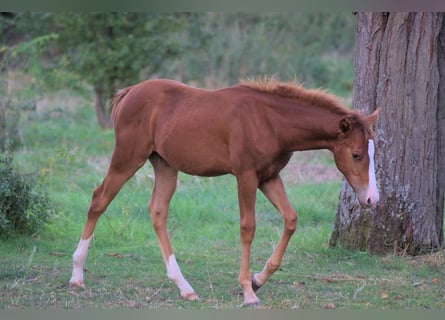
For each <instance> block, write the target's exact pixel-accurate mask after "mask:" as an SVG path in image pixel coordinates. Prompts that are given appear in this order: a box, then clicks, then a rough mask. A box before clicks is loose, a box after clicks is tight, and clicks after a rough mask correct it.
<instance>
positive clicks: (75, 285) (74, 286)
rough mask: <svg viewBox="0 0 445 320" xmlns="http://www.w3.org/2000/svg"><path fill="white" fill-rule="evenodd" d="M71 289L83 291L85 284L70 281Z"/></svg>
mask: <svg viewBox="0 0 445 320" xmlns="http://www.w3.org/2000/svg"><path fill="white" fill-rule="evenodd" d="M70 288H71V289H85V283H83V281H82V280H73V281H70Z"/></svg>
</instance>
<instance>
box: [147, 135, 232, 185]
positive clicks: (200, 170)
mask: <svg viewBox="0 0 445 320" xmlns="http://www.w3.org/2000/svg"><path fill="white" fill-rule="evenodd" d="M156 152H158V153H159V155H160V156H161V157H162V158H163V159H164V160H165V161H166V162H167V163H168V164H169V165H170V166H172V167H174V168H175V169H177V170H179V171H182V172H185V173H188V174H191V175H197V176H206V177H211V176H219V175H223V174H227V173H231V172H232V169H231V166H230V158H229V152H228V147H227V145H226V144H225V143H224V142H223V141H222V140H221V139H220V138H218V137H217V136H215V135H214V134H211V133H210V132H207V133H205V132H196V133H195V132H183V133H178V134H172V135H170V136H169V137H168V138H166V139H165V140H164V141H162V143H161V144H157V147H156Z"/></svg>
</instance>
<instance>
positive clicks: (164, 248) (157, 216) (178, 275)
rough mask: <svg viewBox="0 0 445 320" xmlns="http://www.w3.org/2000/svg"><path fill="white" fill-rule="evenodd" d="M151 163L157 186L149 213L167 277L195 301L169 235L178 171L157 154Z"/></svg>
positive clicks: (151, 159)
mask: <svg viewBox="0 0 445 320" xmlns="http://www.w3.org/2000/svg"><path fill="white" fill-rule="evenodd" d="M150 162H151V163H152V165H153V168H154V172H155V185H154V188H153V193H152V196H151V199H150V203H149V205H148V211H149V213H150V217H151V221H152V224H153V228H154V230H155V232H156V237H157V239H158V242H159V248H160V250H161V254H162V259H163V261H164V263H165V266H166V270H167V277H168V278H169V279H170V280H171V281H173V282H174V283H175V284H176V286H177V287H178V288H179V290H180V292H181V297H182V298H184V299H187V300H195V299H197V298H198V296H197V295H196V294H195V291H194V290H193V288H192V286H191V285H190V284H189V283H188V281H187V280H186V279H185V278H184V276H183V274H182V272H181V269H180V268H179V265H178V263H177V261H176V258H175V255H174V253H173V249H172V246H171V243H170V239H169V237H168V233H167V216H168V207H169V204H170V200H171V198H172V196H173V194H174V192H175V190H176V183H177V178H178V171H177V170H176V169H174V168H172V167H170V166H169V165H168V164H167V163H166V162H165V161H164V160H163V159H162V158H161V157H160V156H159V155H157V154H153V155H152V156H150Z"/></svg>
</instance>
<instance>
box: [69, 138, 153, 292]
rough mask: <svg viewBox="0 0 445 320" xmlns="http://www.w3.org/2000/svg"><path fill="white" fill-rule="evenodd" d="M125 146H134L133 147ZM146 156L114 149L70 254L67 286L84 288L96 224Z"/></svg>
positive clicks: (123, 149) (118, 148) (122, 149)
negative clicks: (68, 284)
mask: <svg viewBox="0 0 445 320" xmlns="http://www.w3.org/2000/svg"><path fill="white" fill-rule="evenodd" d="M129 145H133V146H134V144H129ZM148 156H149V154H143V153H140V154H139V155H138V156H136V153H131V152H128V150H126V149H125V148H120V147H118V146H116V148H115V149H114V151H113V156H112V158H111V163H110V167H109V169H108V172H107V175H106V176H105V178H104V179H103V181H102V183H101V184H100V185H99V186H98V187H97V188H96V189H95V190H94V192H93V196H92V200H91V203H90V206H89V208H88V214H87V220H86V223H85V226H84V229H83V233H82V236H81V238H80V241H79V244H78V246H77V248H76V250H75V251H74V254H73V271H72V276H71V279H70V287H72V288H78V287H80V288H84V287H85V284H84V280H83V268H84V265H85V261H86V258H87V254H88V248H89V245H90V242H91V239H92V237H93V232H94V228H95V226H96V223H97V221H98V219H99V217H100V216H101V215H102V213H104V212H105V210H106V209H107V207H108V205H109V204H110V202H111V201H112V200H113V198H114V197H115V196H116V194H117V193H118V192H119V190H120V189H121V188H122V186H123V185H124V183H125V182H126V181H127V180H128V179H129V178H131V177H132V176H133V175H134V173H135V172H136V171H137V170H138V169H139V168H140V167H141V166H142V165H143V164H144V163H145V161H146V159H147V158H148Z"/></svg>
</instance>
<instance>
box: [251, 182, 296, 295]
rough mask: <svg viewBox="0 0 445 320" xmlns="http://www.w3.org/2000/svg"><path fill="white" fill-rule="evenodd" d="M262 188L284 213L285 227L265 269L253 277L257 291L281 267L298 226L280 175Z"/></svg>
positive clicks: (254, 287)
mask: <svg viewBox="0 0 445 320" xmlns="http://www.w3.org/2000/svg"><path fill="white" fill-rule="evenodd" d="M260 190H261V191H262V192H263V193H264V195H265V196H266V197H267V199H268V200H269V201H270V202H271V203H272V204H273V205H274V206H275V208H277V210H278V211H279V212H280V214H281V215H282V217H283V222H284V228H283V232H282V234H281V237H280V240H279V241H278V244H277V246H276V247H275V250H274V252H273V253H272V255H271V257H270V258H269V259H268V260H267V262H266V265H265V266H264V268H263V270H262V271H261V272H260V273H256V274H255V275H254V276H253V277H252V287H253V289H254V290H255V291H256V290H258V289H259V288H260V287H261V286H262V285H263V284H264V283H265V282H266V281H267V279H269V277H270V276H271V275H272V274H273V273H274V272H275V271H276V270H277V269H278V268H279V267H280V265H281V260H282V259H283V255H284V252H285V251H286V248H287V245H288V244H289V241H290V238H291V236H292V234H293V233H294V232H295V230H296V227H297V213H296V212H295V210H294V209H293V208H292V206H291V204H290V203H289V200H288V199H287V196H286V192H285V190H284V186H283V182H282V180H281V178H280V176H276V177H274V178H272V179H270V180H268V181H266V182H264V183H262V184H261V185H260Z"/></svg>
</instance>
